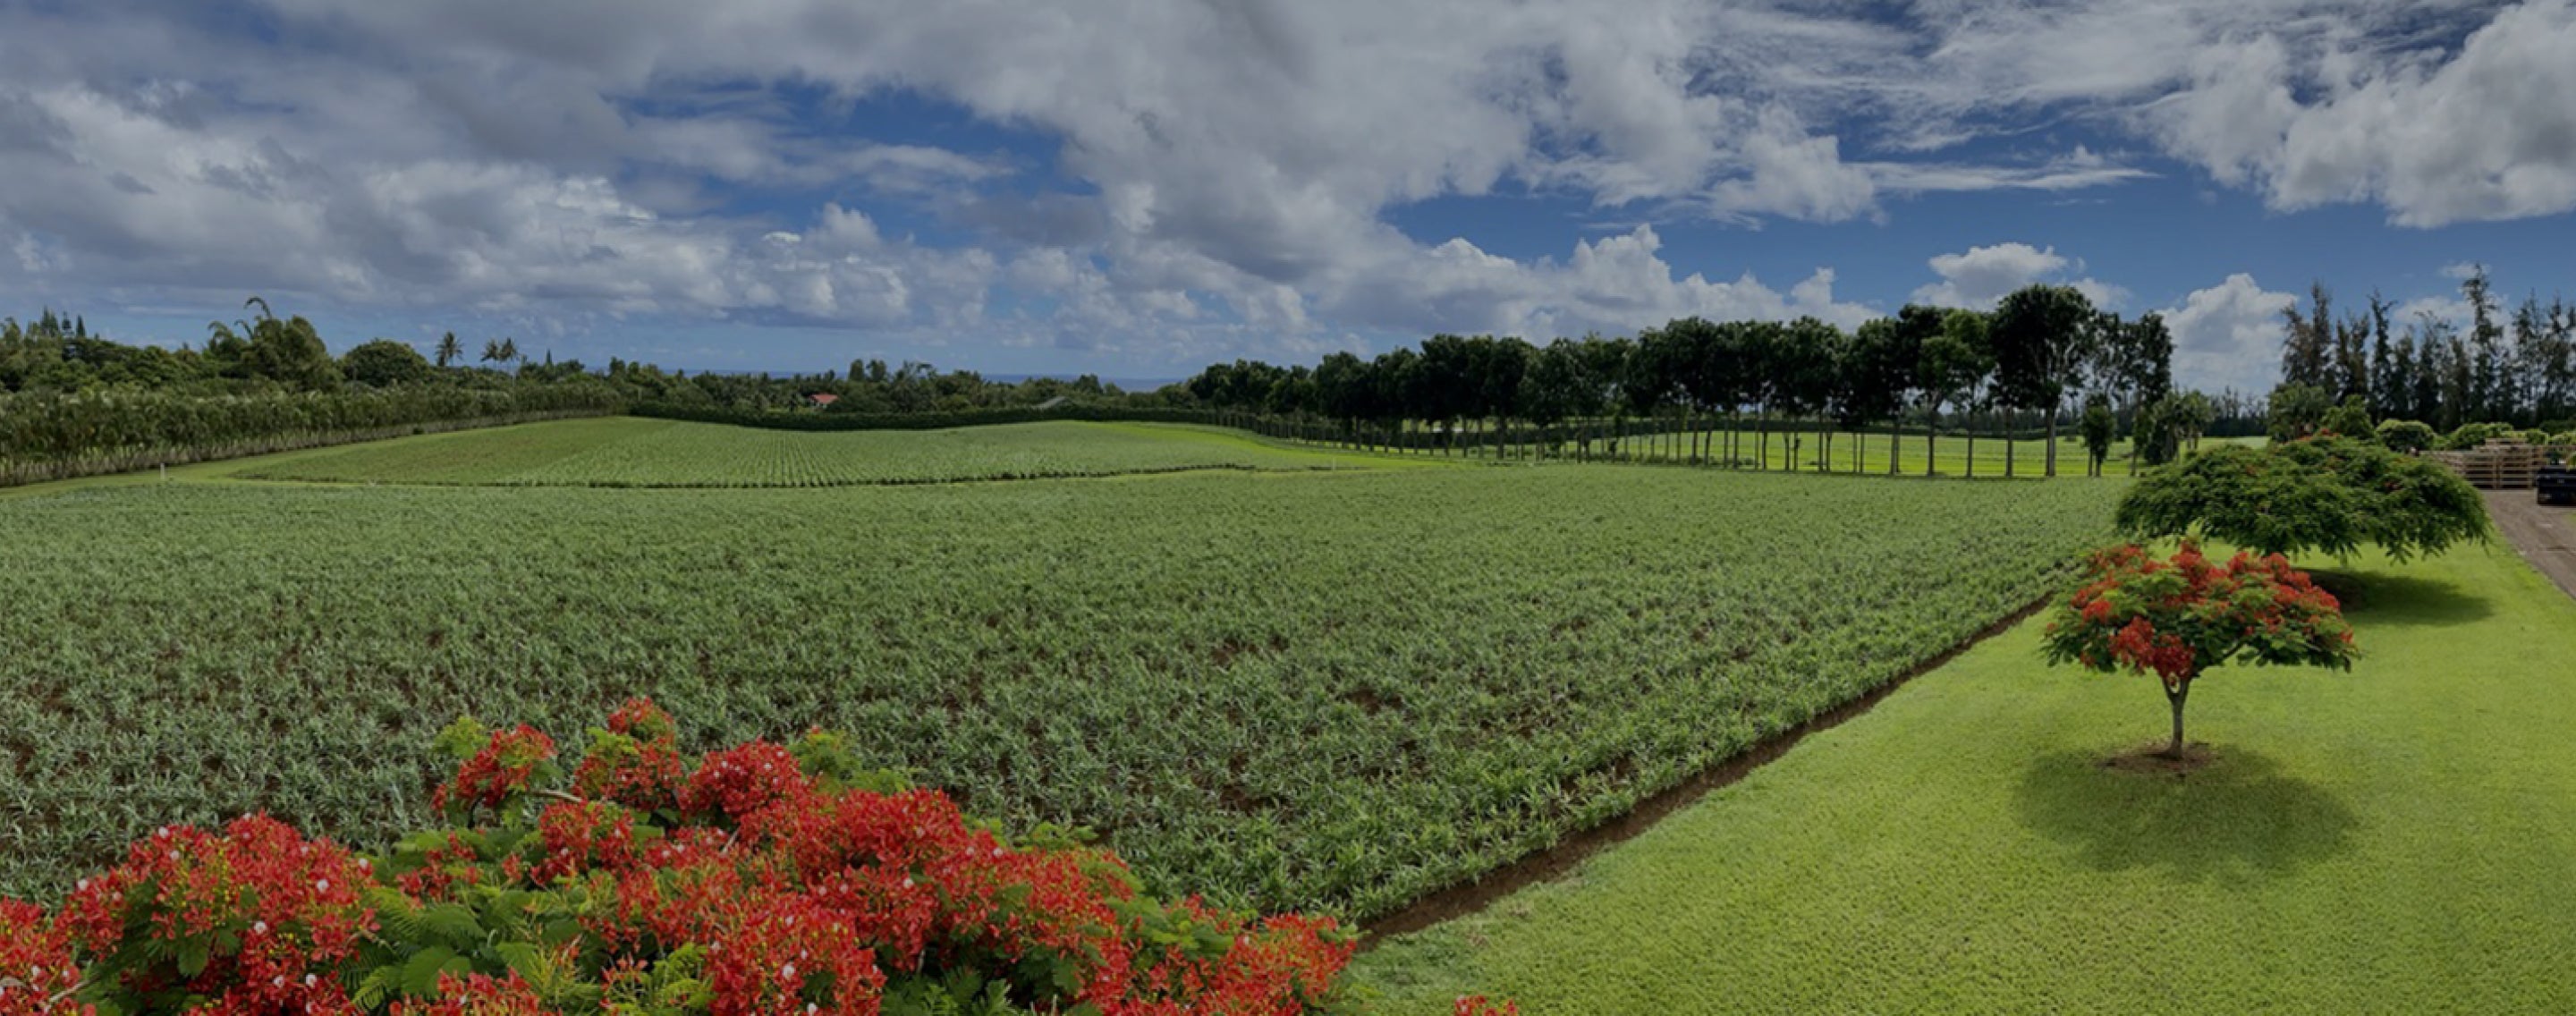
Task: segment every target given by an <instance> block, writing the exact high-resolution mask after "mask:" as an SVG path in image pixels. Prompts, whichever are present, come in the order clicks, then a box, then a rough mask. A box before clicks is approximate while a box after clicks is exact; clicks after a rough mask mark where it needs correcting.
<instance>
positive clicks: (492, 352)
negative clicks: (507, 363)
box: [483, 339, 504, 363]
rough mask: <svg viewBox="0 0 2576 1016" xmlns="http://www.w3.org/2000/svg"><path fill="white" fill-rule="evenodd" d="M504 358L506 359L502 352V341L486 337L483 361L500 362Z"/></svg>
mask: <svg viewBox="0 0 2576 1016" xmlns="http://www.w3.org/2000/svg"><path fill="white" fill-rule="evenodd" d="M503 359H504V357H503V355H502V353H501V343H500V341H499V340H496V339H485V340H483V362H485V363H499V362H501V361H502V360H503Z"/></svg>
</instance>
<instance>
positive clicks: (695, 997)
mask: <svg viewBox="0 0 2576 1016" xmlns="http://www.w3.org/2000/svg"><path fill="white" fill-rule="evenodd" d="M453 729H456V730H464V731H469V732H472V733H476V734H479V729H478V728H473V727H472V726H471V725H470V724H460V725H459V727H457V728H453ZM595 734H597V735H600V736H594V738H593V742H594V744H593V748H592V750H591V753H590V755H589V756H588V757H586V758H585V759H584V760H583V762H582V764H581V766H580V767H579V768H578V769H577V770H576V775H575V776H574V778H573V782H574V783H575V784H576V785H577V786H581V787H584V788H587V789H590V790H594V791H597V792H599V796H596V797H588V798H584V797H581V796H577V795H574V794H570V793H565V792H561V791H556V790H550V789H545V788H539V787H534V786H531V785H530V783H531V780H532V778H535V777H538V776H546V775H549V774H552V775H560V774H559V771H557V770H555V769H553V768H552V767H551V766H550V765H546V764H545V763H547V762H548V761H549V760H550V759H551V757H552V756H553V754H554V744H553V742H552V741H550V740H547V739H546V738H545V736H544V735H543V734H540V733H538V732H536V731H535V730H532V729H530V728H527V727H519V728H515V729H511V730H505V731H501V732H499V733H495V734H491V735H489V737H488V740H487V741H486V743H484V744H482V745H481V746H480V747H479V748H477V747H475V746H474V744H473V742H472V740H470V739H466V738H457V739H456V741H457V743H454V744H452V745H451V747H453V748H454V749H455V751H456V754H457V756H458V757H460V758H464V760H465V761H464V763H463V765H462V766H461V768H460V769H459V771H458V773H457V774H456V777H455V778H454V779H453V780H451V781H449V782H448V783H447V784H446V785H445V786H444V787H443V788H442V792H441V794H440V802H441V804H442V805H463V806H466V807H464V808H463V809H462V810H463V813H464V814H465V815H467V816H476V815H478V814H479V815H480V817H482V818H483V819H484V820H485V821H486V822H488V823H489V824H485V825H478V826H473V827H467V828H455V829H445V830H434V831H431V832H427V833H423V834H421V835H418V836H414V837H411V838H408V839H406V840H404V841H402V845H401V846H400V847H399V848H397V850H396V851H395V852H394V853H393V854H392V855H391V856H390V857H389V858H388V859H387V860H386V861H385V863H384V865H383V868H384V870H383V872H382V873H381V874H382V875H383V876H384V880H383V881H382V882H380V881H378V878H377V875H378V874H379V873H378V872H377V871H375V870H373V869H372V867H371V862H368V861H365V860H362V859H358V858H355V857H353V856H351V855H349V854H348V853H346V852H345V851H342V850H341V849H339V848H337V847H335V846H332V845H331V844H329V843H327V842H322V841H308V840H305V839H304V838H303V837H301V836H300V835H298V834H297V833H296V832H295V831H294V830H293V829H291V828H288V827H287V826H285V825H283V824H281V823H278V822H275V821H273V820H270V819H267V818H265V817H257V816H253V817H246V818H243V819H242V820H240V821H238V822H235V823H233V824H232V825H231V826H229V827H227V828H226V829H225V830H224V831H223V833H221V834H220V835H218V834H212V833H206V832H201V831H198V830H194V829H188V828H172V829H165V830H162V831H160V832H158V833H155V834H154V835H153V836H152V837H151V838H149V839H146V840H144V841H143V842H141V843H138V844H136V845H135V847H134V848H133V851H132V854H131V856H130V857H129V858H128V859H127V861H126V863H125V864H124V865H122V866H119V867H118V868H116V869H114V870H112V871H110V872H107V873H106V874H103V875H100V876H98V877H96V878H93V879H90V880H87V881H85V882H83V883H81V886H80V888H79V889H78V890H76V891H75V892H74V893H73V894H72V896H71V898H70V899H69V901H68V902H67V903H66V904H65V905H64V907H63V908H62V910H61V911H60V913H59V914H56V915H54V916H52V917H50V918H49V917H48V916H47V915H46V914H45V913H44V912H43V911H42V910H39V909H37V908H34V907H30V906H27V905H25V904H9V903H0V1016H37V1014H45V1016H53V1014H57V1013H61V1014H74V1013H78V1014H80V1016H89V1010H88V1008H87V1006H88V1005H89V1004H91V1003H101V1002H105V1003H113V1005H114V1008H115V1009H116V1010H118V1011H123V1012H158V1011H179V1010H181V1009H190V1011H200V1012H207V1013H218V1014H269V1016H287V1014H306V1016H312V1014H323V1016H328V1014H352V1013H359V1012H369V1011H373V1012H388V1013H392V1014H395V1016H539V1014H542V1013H546V1012H548V1011H549V1010H550V1006H549V1005H548V1004H547V1002H548V1000H549V999H553V1000H556V1001H558V1002H563V1004H565V1005H566V1006H570V1005H572V1003H571V1002H569V1001H565V1000H568V999H582V1000H587V1001H583V1002H582V1003H581V1006H580V1007H581V1008H597V1007H598V1006H599V1005H600V1004H601V1003H602V1002H603V1001H605V1002H611V1003H618V1004H621V1005H625V1004H628V1003H632V1005H629V1008H651V1009H653V1011H684V1012H695V1013H706V1014H710V1016H823V1014H825V1013H830V1014H835V1016H874V1014H875V1013H877V1012H878V1011H879V1009H880V1007H881V1006H883V1005H884V1004H885V1002H886V1000H888V999H890V998H901V999H905V1000H907V1002H906V1004H908V1005H913V1006H928V1007H931V1008H934V1009H939V1008H945V1007H947V1006H949V1005H952V1004H955V1005H960V1006H965V1007H973V1008H979V1009H980V1008H981V1007H983V1006H985V1005H988V1004H990V1003H993V1002H1001V1003H1003V1004H1006V1005H1008V1006H1010V1007H1012V1008H1013V1009H1014V1011H1033V1012H1058V1011H1068V1010H1074V1009H1079V1008H1082V1007H1086V1006H1087V1007H1089V1008H1091V1009H1092V1010H1094V1011H1096V1012H1098V1013H1100V1014H1102V1016H1184V1014H1193V1016H1215V1014H1241V1016H1253V1014H1258V1016H1312V1014H1319V1013H1328V1012H1344V1011H1347V1006H1348V1004H1349V1000H1347V999H1345V998H1343V997H1342V995H1341V993H1340V992H1338V991H1337V990H1336V988H1335V985H1334V981H1335V980H1336V979H1337V978H1338V977H1339V975H1340V973H1341V971H1342V969H1343V967H1344V966H1345V965H1346V964H1347V963H1348V962H1349V960H1350V957H1351V953H1352V950H1353V948H1354V947H1355V943H1354V941H1353V939H1352V938H1351V937H1350V936H1348V935H1345V934H1343V933H1342V932H1341V931H1340V930H1339V929H1338V928H1337V927H1336V926H1335V924H1334V922H1333V921H1332V920H1330V919H1329V918H1314V917H1306V916H1301V915H1293V914H1292V915H1282V916H1276V917H1270V918H1267V919H1262V918H1254V917H1248V916H1245V915H1238V914H1233V913H1228V912H1225V911H1222V910H1219V909H1216V908H1213V907H1209V906H1207V905H1205V904H1204V903H1202V902H1200V901H1198V900H1196V899H1191V900H1184V901H1181V902H1179V903H1175V904H1163V903H1159V902H1156V901H1154V900H1151V899H1147V898H1145V897H1143V896H1142V895H1140V893H1139V892H1138V889H1137V882H1136V879H1135V878H1134V876H1133V875H1132V874H1130V873H1129V872H1128V870H1127V868H1126V866H1125V865H1124V863H1122V862H1120V861H1119V860H1118V858H1117V857H1116V856H1114V855H1112V854H1110V853H1108V852H1106V851H1102V850H1097V849H1093V848H1088V847H1079V846H1071V845H1064V844H1058V843H1034V844H1023V843H1017V842H1014V841H1013V840H1011V839H1009V838H1006V837H1004V836H1002V835H1000V834H998V833H996V832H994V831H993V830H992V829H990V828H989V827H986V826H984V825H982V824H979V823H976V822H974V821H973V820H970V819H969V818H967V817H966V816H965V815H964V814H963V813H961V812H960V811H959V810H958V808H957V806H956V804H955V802H953V801H951V800H950V799H949V798H947V797H946V796H944V795H942V794H939V793H936V792H933V791H928V790H899V791H895V792H880V791H879V790H876V789H866V788H863V787H857V786H851V785H849V784H850V783H851V782H868V783H869V785H870V786H874V787H880V788H882V787H888V786H899V782H897V781H891V780H888V779H884V778H882V777H881V774H861V773H859V772H858V771H857V767H856V765H855V764H854V763H852V762H850V761H849V760H848V759H847V758H846V757H845V756H836V755H831V754H830V753H829V751H828V750H826V749H817V748H816V747H815V745H814V743H812V742H810V741H809V743H808V744H807V745H806V746H805V747H804V748H803V749H800V750H803V751H808V752H814V751H822V752H823V753H822V754H816V755H814V756H813V757H815V758H817V759H819V761H817V762H815V763H814V764H813V765H812V766H810V767H809V766H807V765H803V764H800V763H799V761H798V755H797V753H794V752H790V751H788V750H787V749H785V748H782V747H779V746H777V745H772V744H767V743H763V742H754V743H751V744H746V745H742V746H740V747H736V748H733V749H730V750H727V751H720V752H716V753H713V754H710V755H708V756H707V757H706V758H705V759H704V760H703V762H702V763H701V764H699V765H698V766H696V767H695V768H694V770H693V771H684V768H685V767H681V766H679V765H678V764H677V756H676V754H672V755H671V756H670V757H671V759H672V762H673V765H671V766H669V767H666V766H664V764H663V763H662V762H660V761H645V760H648V759H657V758H658V757H659V756H658V755H657V754H655V753H657V752H669V751H670V750H671V746H672V744H673V743H674V734H673V731H672V729H671V724H670V719H669V717H668V716H667V715H665V714H663V713H662V712H661V711H660V710H659V709H657V708H654V707H653V706H652V704H651V703H649V702H643V701H640V700H639V701H637V702H633V703H629V704H628V705H627V706H626V707H625V708H622V709H620V710H619V711H618V713H617V715H616V716H613V717H611V719H610V725H609V729H608V730H606V731H599V732H595ZM603 757H609V759H608V760H607V761H602V759H603ZM584 773H586V774H589V775H588V776H583V775H579V774H584ZM549 797H550V798H553V799H555V801H554V803H551V804H548V805H547V806H546V807H545V808H543V809H542V810H538V809H535V808H533V807H529V806H521V802H530V801H535V800H541V799H544V798H549ZM648 801H667V803H668V804H669V805H670V807H668V808H647V807H642V806H641V805H642V804H644V803H645V802H648ZM453 813H454V812H451V814H453ZM376 907H382V908H385V909H383V910H381V911H379V910H377V909H375V908H376ZM407 936H408V937H407ZM523 975H524V976H523ZM433 977H434V980H424V979H427V978H433ZM433 985H434V987H433ZM674 992H677V994H673V993H674ZM950 992H963V993H965V994H957V995H951V994H949V993H950ZM648 996H649V997H648ZM969 996H971V997H969ZM620 1000H625V1001H624V1002H620ZM192 1007H193V1008H192ZM1459 1011H1460V1012H1461V1013H1462V1014H1468V1016H1511V1013H1512V1010H1511V1009H1510V1007H1509V1006H1504V1007H1502V1008H1500V1009H1496V1008H1493V1007H1490V1006H1487V1005H1485V1003H1484V1002H1483V1001H1482V1000H1481V999H1478V1000H1475V1006H1474V1007H1473V1008H1470V1007H1469V1006H1468V1004H1467V1003H1466V1002H1465V1001H1462V1002H1461V1007H1460V1010H1459Z"/></svg>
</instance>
